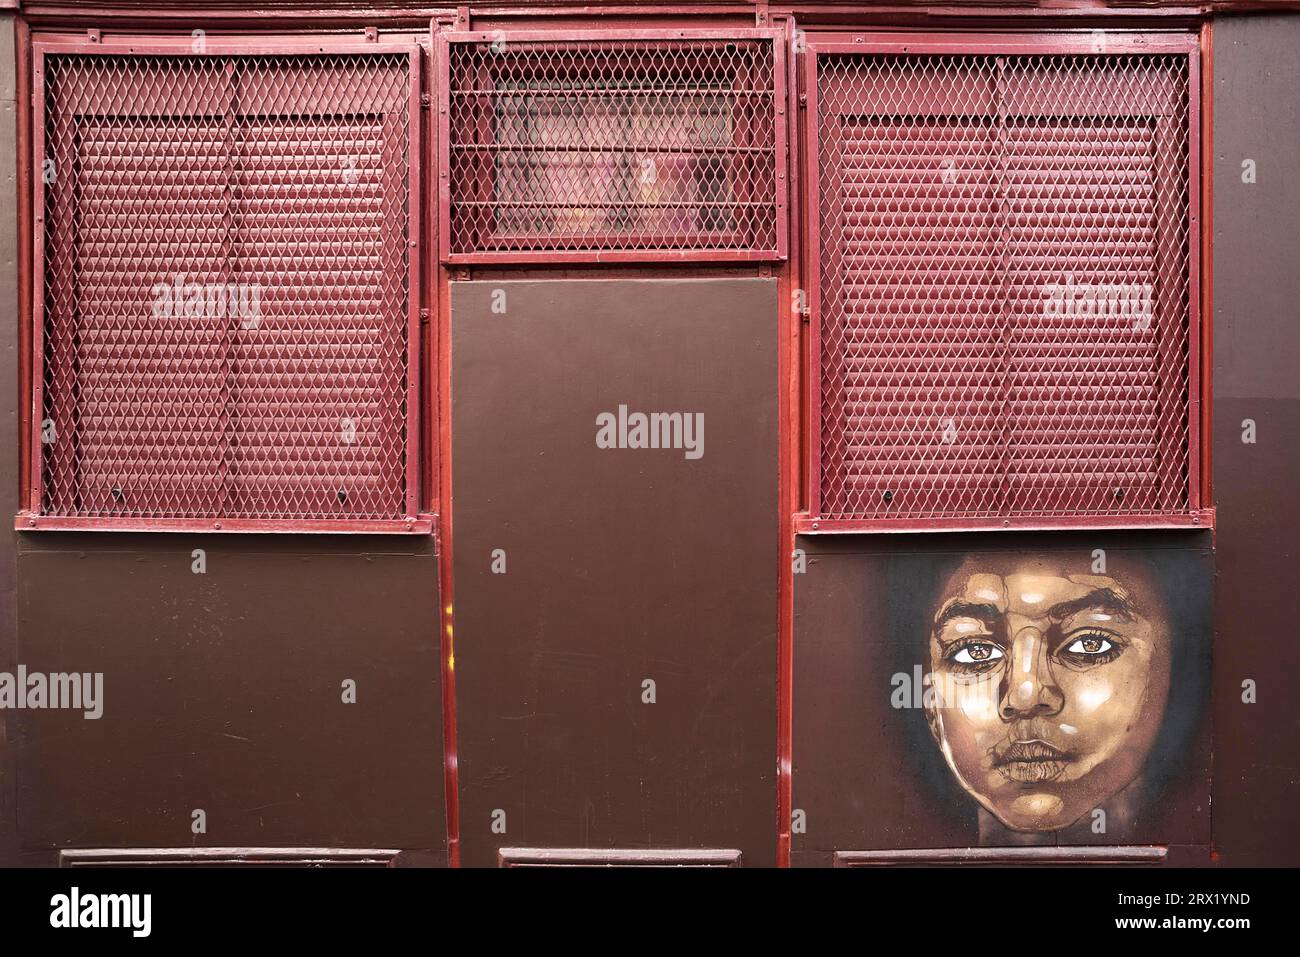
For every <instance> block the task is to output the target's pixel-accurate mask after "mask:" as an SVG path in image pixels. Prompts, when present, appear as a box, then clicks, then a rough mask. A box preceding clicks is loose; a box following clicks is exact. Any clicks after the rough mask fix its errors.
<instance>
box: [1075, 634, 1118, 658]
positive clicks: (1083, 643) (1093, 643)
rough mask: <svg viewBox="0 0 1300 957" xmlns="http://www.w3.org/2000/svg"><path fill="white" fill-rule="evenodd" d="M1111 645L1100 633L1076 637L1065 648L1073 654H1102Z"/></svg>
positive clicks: (1111, 646)
mask: <svg viewBox="0 0 1300 957" xmlns="http://www.w3.org/2000/svg"><path fill="white" fill-rule="evenodd" d="M1113 647H1114V645H1112V644H1111V643H1110V642H1109V641H1107V640H1106V639H1105V638H1103V637H1102V636H1101V635H1085V636H1084V637H1082V638H1076V639H1075V640H1074V642H1073V643H1072V644H1071V645H1070V647H1068V648H1066V649H1065V650H1066V651H1068V652H1070V653H1071V654H1074V655H1104V654H1105V653H1106V652H1108V651H1110V649H1111V648H1113Z"/></svg>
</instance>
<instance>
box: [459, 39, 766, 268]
mask: <svg viewBox="0 0 1300 957" xmlns="http://www.w3.org/2000/svg"><path fill="white" fill-rule="evenodd" d="M445 42H446V44H447V52H446V54H445V55H446V58H447V67H446V69H447V87H448V102H449V114H450V115H449V119H448V121H447V128H446V135H445V136H444V142H445V144H446V146H445V150H446V152H445V168H446V170H447V171H448V176H449V180H450V183H449V186H448V189H447V194H448V200H449V210H448V222H447V224H446V225H447V228H446V230H445V231H444V235H445V237H446V241H445V245H444V249H443V252H444V257H445V258H446V259H448V260H450V261H453V262H485V261H519V260H530V259H532V260H536V259H544V260H550V261H561V260H563V261H573V260H575V259H602V260H603V259H609V258H611V254H613V255H614V258H624V259H629V258H631V259H644V260H655V259H663V258H667V259H691V258H702V259H708V258H732V259H764V258H766V259H773V258H781V257H782V256H784V254H785V236H784V234H785V199H784V181H783V180H782V179H781V178H780V177H779V170H778V164H779V163H781V162H784V142H785V141H784V119H783V116H780V115H779V114H778V110H781V111H783V109H784V107H783V104H782V102H781V98H780V93H779V86H780V72H781V68H780V66H779V64H778V60H781V59H782V58H783V52H782V50H781V49H780V48H779V47H778V46H777V44H776V43H775V33H773V32H772V31H748V32H745V33H743V34H741V35H734V34H726V35H709V34H703V33H696V34H689V35H688V34H686V33H684V32H682V31H677V32H676V33H672V34H664V35H662V36H660V35H654V34H650V33H647V32H644V31H643V32H639V33H636V34H629V35H626V36H620V35H618V34H616V33H612V32H590V33H584V34H580V35H577V36H556V35H549V36H547V35H539V34H533V33H524V34H518V35H512V34H509V33H504V34H466V35H459V36H458V35H456V34H450V35H447V36H446V39H445Z"/></svg>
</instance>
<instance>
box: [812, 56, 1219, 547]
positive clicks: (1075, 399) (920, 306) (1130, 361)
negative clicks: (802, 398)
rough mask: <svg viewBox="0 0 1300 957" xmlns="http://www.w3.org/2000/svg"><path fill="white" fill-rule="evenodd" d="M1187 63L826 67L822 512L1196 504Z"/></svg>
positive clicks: (1073, 512)
mask: <svg viewBox="0 0 1300 957" xmlns="http://www.w3.org/2000/svg"><path fill="white" fill-rule="evenodd" d="M859 49H860V48H859ZM1188 64H1189V60H1188V55H1187V54H1186V53H1181V54H1150V55H1146V54H1113V55H1087V54H1078V55H1050V56H1048V55H1035V54H1033V53H1025V54H1007V55H978V54H958V53H908V54H899V53H896V52H882V53H876V54H869V53H860V52H856V51H854V52H852V53H849V52H845V51H840V50H836V51H833V52H830V51H828V52H825V53H821V54H819V56H818V59H817V67H816V71H817V72H816V77H817V80H816V82H817V93H818V103H819V106H818V117H817V149H818V158H819V175H818V186H819V192H820V202H819V210H818V212H819V217H820V228H819V230H818V235H817V241H818V244H819V250H818V260H819V269H820V283H819V289H818V293H819V302H818V310H817V312H818V332H819V347H818V349H817V350H816V355H815V362H816V369H815V372H816V379H817V390H818V393H819V395H818V400H819V409H820V423H819V427H818V428H817V429H816V434H815V442H816V446H817V447H816V449H815V451H814V469H815V470H816V471H817V476H816V482H815V489H814V495H815V496H816V508H815V509H814V515H815V516H816V517H820V518H823V519H832V520H841V521H848V522H854V521H857V522H866V523H871V522H890V521H896V522H897V521H902V522H906V521H917V520H925V521H933V520H939V521H941V522H942V521H944V520H947V521H952V520H959V521H960V520H968V519H996V518H1004V517H1005V518H1017V517H1046V518H1067V519H1071V518H1089V517H1091V518H1097V517H1119V516H1138V517H1141V516H1161V515H1164V516H1169V515H1178V514H1180V513H1182V514H1186V513H1187V512H1188V511H1189V510H1190V509H1191V507H1192V501H1191V498H1190V494H1191V492H1190V490H1191V484H1192V482H1191V480H1192V472H1193V465H1192V459H1191V452H1192V449H1193V447H1194V443H1193V441H1192V439H1191V435H1192V429H1193V428H1194V426H1195V422H1194V419H1193V417H1192V416H1191V414H1190V403H1191V398H1192V390H1191V385H1190V380H1189V374H1190V368H1191V363H1190V350H1189V343H1190V336H1189V327H1190V321H1191V320H1190V315H1191V313H1190V310H1191V307H1192V305H1193V300H1194V296H1195V290H1194V289H1193V288H1192V286H1191V282H1190V278H1189V276H1190V262H1191V256H1192V255H1193V247H1192V243H1191V229H1190V210H1191V209H1192V208H1193V206H1192V204H1193V203H1194V201H1195V191H1194V190H1193V189H1192V188H1191V186H1190V179H1189V176H1190V175H1192V174H1193V171H1192V170H1190V169H1189V148H1190V144H1191V138H1192V137H1193V136H1195V135H1196V134H1195V133H1194V132H1192V131H1190V130H1189V76H1188V71H1189V65H1188Z"/></svg>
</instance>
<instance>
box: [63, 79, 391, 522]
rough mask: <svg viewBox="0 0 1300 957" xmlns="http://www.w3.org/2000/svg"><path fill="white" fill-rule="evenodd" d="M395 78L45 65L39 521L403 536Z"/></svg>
mask: <svg viewBox="0 0 1300 957" xmlns="http://www.w3.org/2000/svg"><path fill="white" fill-rule="evenodd" d="M408 62H409V61H408V58H407V56H405V55H378V54H376V55H364V56H363V55H356V56H352V55H337V56H328V55H327V56H315V55H313V56H247V57H243V56H232V57H224V56H210V57H145V56H139V57H132V56H115V55H93V56H92V55H88V56H82V55H56V56H49V57H47V58H46V61H45V74H44V83H45V90H44V92H45V117H44V120H45V130H44V143H45V149H44V155H45V157H46V160H45V167H46V176H45V180H46V183H45V187H44V189H45V193H44V204H45V220H46V242H45V249H44V256H45V275H44V299H43V303H44V316H43V320H42V330H43V336H44V356H43V361H44V374H43V387H44V415H45V417H46V418H45V422H44V423H43V435H42V444H41V446H40V448H41V449H42V451H43V463H42V464H43V469H42V474H43V504H42V511H43V512H44V513H46V514H48V515H54V516H69V517H119V518H120V517H130V518H205V517H214V516H228V517H231V518H253V519H260V518H276V519H331V518H332V519H361V518H366V519H383V518H398V517H402V516H404V515H406V514H407V482H406V454H407V451H406V434H407V423H406V416H407V408H406V376H407V368H406V367H407V355H408V353H407V344H408V343H407V336H408V331H407V329H408V315H409V304H408V295H409V284H408V265H409V259H408V252H407V233H408V222H409V199H410V198H409V196H408V191H409V188H408V152H409V149H410V130H409V129H408V127H409V109H410V102H411V100H410V97H411V89H410V79H409V65H408Z"/></svg>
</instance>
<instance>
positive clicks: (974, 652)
mask: <svg viewBox="0 0 1300 957" xmlns="http://www.w3.org/2000/svg"><path fill="white" fill-rule="evenodd" d="M1001 657H1002V649H1001V648H998V647H997V646H996V645H990V644H988V643H986V642H982V641H973V642H971V643H970V644H967V645H962V646H961V648H960V649H958V651H957V653H956V654H955V655H953V656H952V660H953V661H955V662H957V663H958V664H963V665H980V664H985V663H987V662H990V661H997V660H998V659H999V658H1001Z"/></svg>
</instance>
